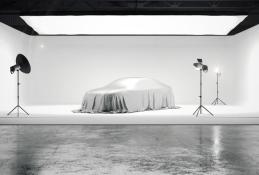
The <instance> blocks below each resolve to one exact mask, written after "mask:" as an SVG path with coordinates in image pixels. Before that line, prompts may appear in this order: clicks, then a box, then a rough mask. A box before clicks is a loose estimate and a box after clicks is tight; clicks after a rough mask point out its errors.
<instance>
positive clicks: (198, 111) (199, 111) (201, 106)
mask: <svg viewBox="0 0 259 175" xmlns="http://www.w3.org/2000/svg"><path fill="white" fill-rule="evenodd" d="M202 109H205V110H206V111H207V112H208V113H209V114H210V115H212V116H214V115H213V114H212V113H211V112H210V111H209V110H208V109H207V108H205V107H204V106H203V105H200V106H199V107H198V108H197V109H196V110H195V111H194V113H193V114H192V115H196V117H198V115H199V114H202Z"/></svg>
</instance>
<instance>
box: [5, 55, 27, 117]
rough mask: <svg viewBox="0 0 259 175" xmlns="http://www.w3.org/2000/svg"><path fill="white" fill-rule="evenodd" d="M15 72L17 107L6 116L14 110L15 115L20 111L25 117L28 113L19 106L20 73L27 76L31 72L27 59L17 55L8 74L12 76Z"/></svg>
mask: <svg viewBox="0 0 259 175" xmlns="http://www.w3.org/2000/svg"><path fill="white" fill-rule="evenodd" d="M15 71H16V72H17V105H16V106H15V107H14V108H13V109H12V110H11V111H10V112H9V113H8V114H7V115H10V114H11V113H12V112H13V111H14V110H15V109H17V115H18V116H19V113H20V111H19V110H20V109H21V110H22V111H23V112H25V113H26V114H27V115H29V113H28V112H26V111H25V110H24V109H23V108H22V107H21V106H20V88H19V86H20V79H19V78H20V75H19V74H20V71H21V72H23V73H25V74H29V73H30V72H31V66H30V63H29V61H28V60H27V58H26V57H25V56H24V55H22V54H18V55H17V57H16V64H15V65H13V66H11V67H10V72H11V74H13V73H14V72H15Z"/></svg>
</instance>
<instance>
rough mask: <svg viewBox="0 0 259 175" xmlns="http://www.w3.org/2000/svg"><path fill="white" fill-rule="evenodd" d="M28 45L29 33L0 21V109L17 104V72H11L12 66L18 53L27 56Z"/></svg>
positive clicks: (6, 108) (7, 108)
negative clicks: (19, 30)
mask: <svg viewBox="0 0 259 175" xmlns="http://www.w3.org/2000/svg"><path fill="white" fill-rule="evenodd" d="M28 47H29V45H28V35H26V34H23V33H21V32H18V31H17V30H15V29H12V28H10V27H8V26H6V25H5V24H2V23H0V48H1V49H0V60H1V62H0V111H2V110H11V108H12V107H14V106H15V105H16V74H13V75H11V74H10V66H12V65H14V64H15V58H16V56H17V54H19V53H23V54H24V55H26V56H27V51H28ZM22 85H23V87H22V88H26V86H24V84H22ZM23 97H24V96H21V98H22V99H21V100H23Z"/></svg>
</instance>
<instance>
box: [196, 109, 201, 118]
mask: <svg viewBox="0 0 259 175" xmlns="http://www.w3.org/2000/svg"><path fill="white" fill-rule="evenodd" d="M199 113H200V114H201V107H199V108H198V111H197V113H196V117H198V115H199Z"/></svg>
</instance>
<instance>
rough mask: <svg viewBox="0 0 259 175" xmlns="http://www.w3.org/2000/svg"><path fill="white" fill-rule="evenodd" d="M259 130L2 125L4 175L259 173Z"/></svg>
mask: <svg viewBox="0 0 259 175" xmlns="http://www.w3.org/2000/svg"><path fill="white" fill-rule="evenodd" d="M258 131H259V126H241V125H239V126H230V125H223V126H209V125H201V126H199V125H186V126H184V125H179V126H177V125H91V126H90V125H49V126H47V125H8V126H4V125H2V126H0V132H1V136H0V155H1V156H0V169H1V174H5V175H9V174H11V175H14V174H15V175H16V174H43V175H45V174H46V175H51V174H88V175H92V174H113V175H114V174H115V175H121V174H126V175H127V174H134V175H135V174H136V175H140V174H141V175H156V174H157V175H167V174H168V175H169V174H170V175H171V174H194V175H195V174H197V175H202V174H204V175H205V174H213V175H217V174H218V175H223V174H233V175H238V174H246V175H250V174H258V173H259V168H258V167H259V157H258V154H259V134H258V133H259V132H258Z"/></svg>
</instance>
